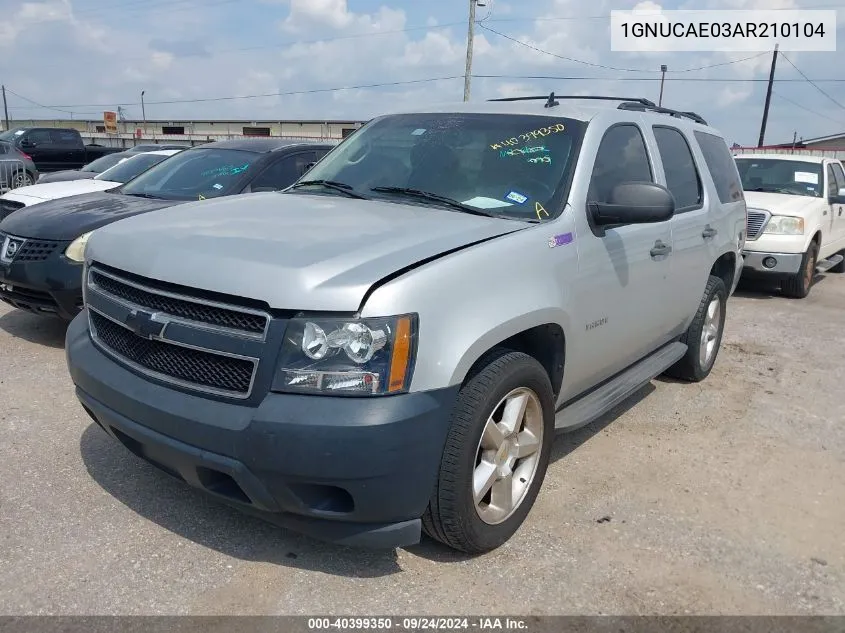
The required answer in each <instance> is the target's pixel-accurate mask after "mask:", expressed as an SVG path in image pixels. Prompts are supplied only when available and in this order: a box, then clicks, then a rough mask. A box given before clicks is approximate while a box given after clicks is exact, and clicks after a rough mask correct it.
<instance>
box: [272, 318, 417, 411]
mask: <svg viewBox="0 0 845 633" xmlns="http://www.w3.org/2000/svg"><path fill="white" fill-rule="evenodd" d="M416 331H417V319H416V315H403V316H396V317H386V318H372V319H335V318H329V319H324V318H315V319H292V320H291V321H290V322H289V324H288V327H287V332H285V340H284V343H283V344H282V353H281V357H280V361H279V369H278V372H277V374H276V376H275V379H274V380H273V390H274V391H289V392H300V393H323V394H331V393H339V394H359V395H379V394H392V393H401V392H403V391H405V390H407V388H408V385H409V383H410V379H411V370H412V367H413V361H414V351H415V346H416V345H415V344H416Z"/></svg>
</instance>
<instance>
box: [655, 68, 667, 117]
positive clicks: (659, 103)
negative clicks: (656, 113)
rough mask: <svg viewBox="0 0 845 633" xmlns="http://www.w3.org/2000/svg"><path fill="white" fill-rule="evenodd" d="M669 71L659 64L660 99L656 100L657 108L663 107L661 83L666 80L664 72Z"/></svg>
mask: <svg viewBox="0 0 845 633" xmlns="http://www.w3.org/2000/svg"><path fill="white" fill-rule="evenodd" d="M667 70H669V67H668V66H667V65H666V64H660V72H661V73H662V74H661V75H660V98H659V99H658V100H657V107H661V106H662V105H663V82H664V81H665V80H666V71H667Z"/></svg>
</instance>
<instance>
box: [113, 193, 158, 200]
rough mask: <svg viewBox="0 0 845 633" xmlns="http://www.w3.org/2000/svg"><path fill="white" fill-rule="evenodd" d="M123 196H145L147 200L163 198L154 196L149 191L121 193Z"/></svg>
mask: <svg viewBox="0 0 845 633" xmlns="http://www.w3.org/2000/svg"><path fill="white" fill-rule="evenodd" d="M123 195H124V196H133V197H135V198H147V199H148V200H163V198H159V197H158V196H154V195H153V194H151V193H123Z"/></svg>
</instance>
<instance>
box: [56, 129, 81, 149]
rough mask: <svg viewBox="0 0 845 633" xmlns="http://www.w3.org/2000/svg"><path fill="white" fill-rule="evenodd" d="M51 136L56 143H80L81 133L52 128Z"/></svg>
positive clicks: (72, 144) (74, 144)
mask: <svg viewBox="0 0 845 633" xmlns="http://www.w3.org/2000/svg"><path fill="white" fill-rule="evenodd" d="M50 137H51V138H52V139H53V143H55V144H56V145H71V146H74V147H76V146H77V145H79V135H78V134H77V133H76V132H74V131H73V130H52V131H51V132H50Z"/></svg>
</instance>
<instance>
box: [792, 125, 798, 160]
mask: <svg viewBox="0 0 845 633" xmlns="http://www.w3.org/2000/svg"><path fill="white" fill-rule="evenodd" d="M797 142H798V130H795V131H794V132H793V133H792V153H793V154H794V153H795V143H797Z"/></svg>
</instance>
